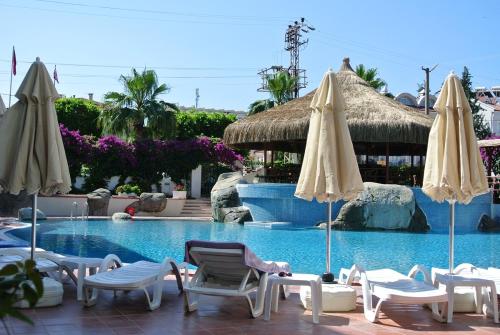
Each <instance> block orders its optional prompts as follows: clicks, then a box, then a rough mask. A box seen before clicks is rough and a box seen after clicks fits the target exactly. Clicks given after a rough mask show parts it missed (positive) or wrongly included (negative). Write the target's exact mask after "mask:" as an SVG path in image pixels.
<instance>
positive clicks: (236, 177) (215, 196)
mask: <svg viewBox="0 0 500 335" xmlns="http://www.w3.org/2000/svg"><path fill="white" fill-rule="evenodd" d="M241 183H246V181H245V180H244V179H243V175H242V174H241V172H227V173H222V174H221V175H220V176H219V178H218V179H217V182H216V183H215V185H214V187H213V188H212V191H211V192H210V201H211V203H212V217H213V219H214V221H216V222H225V223H228V222H231V223H232V222H238V223H243V222H245V221H252V220H253V219H252V215H251V214H250V209H249V208H247V207H243V206H241V200H240V197H239V195H238V190H237V189H236V185H237V184H241Z"/></svg>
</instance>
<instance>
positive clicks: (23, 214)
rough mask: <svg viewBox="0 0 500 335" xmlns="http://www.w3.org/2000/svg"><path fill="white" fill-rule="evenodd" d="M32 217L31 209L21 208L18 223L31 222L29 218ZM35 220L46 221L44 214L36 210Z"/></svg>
mask: <svg viewBox="0 0 500 335" xmlns="http://www.w3.org/2000/svg"><path fill="white" fill-rule="evenodd" d="M32 215H33V209H32V208H31V207H25V208H21V209H20V210H19V212H18V218H19V221H31V216H32ZM36 219H37V220H47V216H46V215H45V213H44V212H42V211H41V210H39V209H37V210H36Z"/></svg>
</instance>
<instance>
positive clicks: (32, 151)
mask: <svg viewBox="0 0 500 335" xmlns="http://www.w3.org/2000/svg"><path fill="white" fill-rule="evenodd" d="M58 96H59V94H58V93H57V91H56V88H55V87H54V84H53V83H52V81H51V79H50V75H49V72H48V71H47V69H46V68H45V65H44V64H43V63H42V62H40V60H39V59H38V58H37V60H36V62H34V63H33V64H32V65H31V67H30V68H29V70H28V73H27V74H26V77H25V78H24V80H23V82H22V83H21V86H20V87H19V89H18V90H17V93H16V97H17V99H18V100H19V101H18V102H16V103H15V104H14V105H13V106H12V107H11V108H9V112H8V113H7V114H6V115H5V116H4V120H3V121H2V123H1V124H0V146H1V147H0V191H4V192H9V193H11V194H19V192H21V191H22V190H25V191H26V192H27V193H28V194H33V205H32V212H33V215H32V228H31V229H32V230H31V258H32V259H33V258H34V251H35V248H36V243H35V241H36V209H37V195H38V193H41V194H44V195H52V194H55V193H67V192H69V191H70V190H71V178H70V175H69V169H68V162H67V160H66V154H65V153H64V146H63V142H62V138H61V132H60V131H59V123H58V121H57V114H56V109H55V105H54V100H55V99H56V98H57V97H58Z"/></svg>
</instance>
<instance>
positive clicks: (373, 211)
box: [333, 183, 430, 232]
mask: <svg viewBox="0 0 500 335" xmlns="http://www.w3.org/2000/svg"><path fill="white" fill-rule="evenodd" d="M364 186H365V190H364V191H363V192H361V193H360V195H359V196H358V197H357V198H356V199H354V200H351V201H349V202H347V203H346V204H345V205H344V206H342V208H341V209H340V213H339V214H338V216H337V219H336V220H335V222H334V224H333V227H334V228H336V229H343V230H378V229H382V230H407V231H411V232H425V231H428V230H429V229H430V226H429V225H428V224H427V219H426V217H425V214H424V213H423V212H422V210H421V209H420V208H419V207H418V205H417V204H416V202H415V196H414V194H413V192H412V190H411V189H410V188H409V187H406V186H400V185H384V184H377V183H364Z"/></svg>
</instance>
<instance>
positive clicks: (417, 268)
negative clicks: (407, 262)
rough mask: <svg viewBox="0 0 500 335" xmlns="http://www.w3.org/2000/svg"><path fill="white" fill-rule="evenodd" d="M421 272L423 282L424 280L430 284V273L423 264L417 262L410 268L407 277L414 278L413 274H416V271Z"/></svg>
mask: <svg viewBox="0 0 500 335" xmlns="http://www.w3.org/2000/svg"><path fill="white" fill-rule="evenodd" d="M419 272H420V273H422V274H423V275H424V282H426V283H427V284H429V285H432V277H431V273H430V272H429V270H428V269H427V268H426V267H425V266H423V265H420V264H417V265H415V266H414V267H412V268H411V270H410V272H408V277H410V278H415V276H416V275H417V274H418V273H419Z"/></svg>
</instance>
